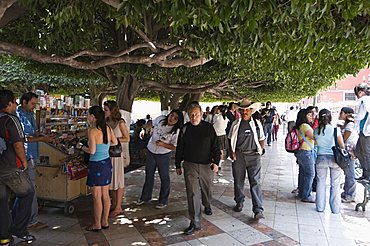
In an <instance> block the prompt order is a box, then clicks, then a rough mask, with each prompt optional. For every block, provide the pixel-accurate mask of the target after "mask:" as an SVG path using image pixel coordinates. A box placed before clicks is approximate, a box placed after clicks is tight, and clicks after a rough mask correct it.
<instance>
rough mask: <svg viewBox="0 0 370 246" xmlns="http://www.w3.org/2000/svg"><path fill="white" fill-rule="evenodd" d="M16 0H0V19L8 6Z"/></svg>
mask: <svg viewBox="0 0 370 246" xmlns="http://www.w3.org/2000/svg"><path fill="white" fill-rule="evenodd" d="M15 2H17V0H1V1H0V20H1V19H2V18H3V16H4V14H5V11H6V10H7V9H8V8H10V7H11V6H12V5H13V4H14V3H15Z"/></svg>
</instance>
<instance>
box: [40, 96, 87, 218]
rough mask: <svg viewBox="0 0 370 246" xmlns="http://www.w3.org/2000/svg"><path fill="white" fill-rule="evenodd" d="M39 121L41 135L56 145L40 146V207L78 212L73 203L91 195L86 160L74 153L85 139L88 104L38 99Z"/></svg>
mask: <svg viewBox="0 0 370 246" xmlns="http://www.w3.org/2000/svg"><path fill="white" fill-rule="evenodd" d="M39 105H40V108H39V109H38V110H37V111H36V121H37V124H38V129H39V130H40V133H44V134H53V135H54V142H53V143H50V144H49V143H43V142H40V143H39V153H40V159H39V163H37V166H36V173H37V175H36V191H37V198H38V200H39V204H40V205H42V206H53V207H61V208H64V213H65V215H71V214H73V213H74V211H75V205H74V203H73V200H74V199H76V198H78V197H80V196H86V195H88V194H89V190H88V188H87V186H86V176H87V166H86V164H87V163H86V156H85V155H84V154H83V153H82V152H80V151H76V150H75V148H74V147H75V146H76V144H77V142H79V141H81V138H84V137H85V136H86V129H87V122H86V120H87V110H88V108H89V100H86V99H85V98H83V97H81V96H76V97H75V98H74V100H73V98H71V97H63V96H60V97H59V98H57V97H51V96H45V95H40V96H39Z"/></svg>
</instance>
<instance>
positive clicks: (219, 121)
mask: <svg viewBox="0 0 370 246" xmlns="http://www.w3.org/2000/svg"><path fill="white" fill-rule="evenodd" d="M228 122H229V119H228V118H227V117H225V119H224V117H222V114H215V115H214V116H213V128H214V129H215V132H216V135H217V136H222V135H226V130H225V129H226V127H227V123H228Z"/></svg>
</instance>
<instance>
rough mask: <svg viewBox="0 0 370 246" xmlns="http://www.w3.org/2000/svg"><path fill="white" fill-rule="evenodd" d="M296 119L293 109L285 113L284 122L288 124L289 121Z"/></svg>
mask: <svg viewBox="0 0 370 246" xmlns="http://www.w3.org/2000/svg"><path fill="white" fill-rule="evenodd" d="M296 119H297V112H296V111H295V110H294V109H293V110H288V112H287V113H286V117H285V120H286V121H287V122H289V121H296Z"/></svg>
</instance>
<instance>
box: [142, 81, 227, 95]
mask: <svg viewBox="0 0 370 246" xmlns="http://www.w3.org/2000/svg"><path fill="white" fill-rule="evenodd" d="M228 82H229V80H223V81H220V82H218V83H215V84H210V83H207V82H205V83H204V84H203V85H201V86H198V85H188V84H186V85H182V84H175V85H167V84H163V83H159V82H157V81H153V80H145V81H143V85H144V86H145V87H146V88H151V89H153V90H159V91H170V92H173V93H194V94H196V93H202V92H206V91H208V90H210V89H216V88H219V87H220V86H223V85H225V84H227V83H228Z"/></svg>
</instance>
